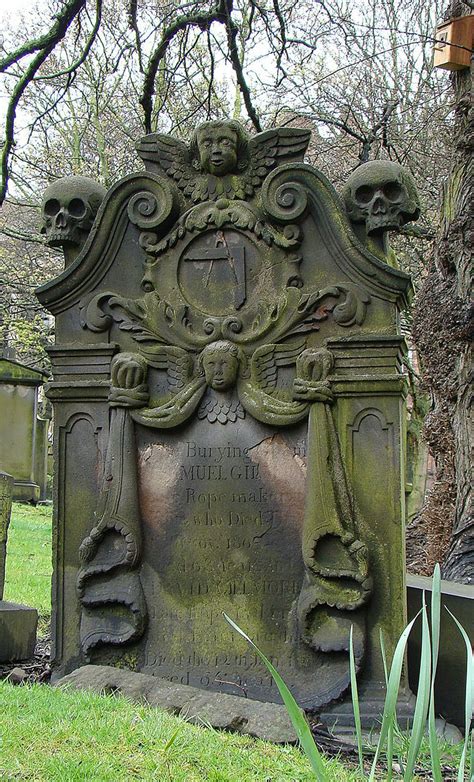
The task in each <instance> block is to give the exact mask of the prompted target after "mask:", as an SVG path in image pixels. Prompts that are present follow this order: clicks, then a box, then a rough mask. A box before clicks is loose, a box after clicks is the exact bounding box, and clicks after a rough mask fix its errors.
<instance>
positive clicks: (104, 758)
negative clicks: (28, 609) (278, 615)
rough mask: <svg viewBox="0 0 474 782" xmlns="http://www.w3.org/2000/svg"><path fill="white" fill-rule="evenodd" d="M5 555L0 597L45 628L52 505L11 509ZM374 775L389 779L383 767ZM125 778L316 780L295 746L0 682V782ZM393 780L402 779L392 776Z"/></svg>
mask: <svg viewBox="0 0 474 782" xmlns="http://www.w3.org/2000/svg"><path fill="white" fill-rule="evenodd" d="M7 551H8V556H7V581H6V590H5V599H8V600H13V601H16V602H20V603H26V604H28V605H32V606H34V607H36V608H37V609H38V611H39V613H40V615H41V617H42V620H43V626H44V627H45V628H46V626H47V622H48V620H49V616H50V610H51V603H50V600H51V598H50V579H51V509H50V508H44V507H39V508H32V507H30V506H28V505H20V504H15V505H14V508H13V513H12V522H11V526H10V533H9V539H8V549H7ZM40 634H41V625H40ZM407 741H408V739H407V736H406V735H405V734H400V735H399V734H398V733H397V734H396V735H395V736H394V756H395V758H397V756H398V755H401V756H403V755H405V756H406V753H407V750H408V747H407ZM404 743H405V746H404ZM439 750H440V756H441V763H442V764H443V765H444V766H448V767H451V768H453V767H454V768H455V767H457V766H459V762H460V758H461V752H462V745H458V746H456V747H450V746H449V745H445V744H440V747H439ZM429 755H430V750H429V744H428V741H427V740H425V739H424V740H423V742H422V746H421V753H420V757H419V760H418V767H424V768H425V769H429V767H430V758H429ZM324 763H325V765H326V767H327V772H328V778H329V779H330V780H331V782H356V780H359V781H360V779H361V775H360V769H359V767H358V763H357V759H356V758H355V757H354V760H353V762H352V763H349V762H347V761H346V762H345V764H343V763H342V762H341V761H340V760H338V759H329V758H327V757H326V756H324ZM370 765H371V758H370V757H369V758H365V759H364V766H365V767H366V778H367V776H368V774H369V771H370ZM374 778H375V779H377V780H387V779H388V776H387V772H386V771H384V770H383V766H382V767H379V768H378V769H377V771H376V775H375V777H374ZM134 779H136V780H142V781H143V782H146V781H147V780H153V781H154V782H168V780H169V781H170V782H253V781H254V780H255V782H306V780H308V782H309V780H314V779H315V777H314V773H313V771H312V769H311V765H310V762H309V761H308V759H307V758H306V757H305V756H304V755H303V754H302V752H301V751H300V750H299V749H297V748H295V747H277V746H274V745H271V744H267V743H265V742H262V741H256V740H254V739H251V738H248V737H242V736H236V735H233V734H227V733H218V732H216V731H214V730H211V729H205V728H200V727H196V726H192V725H189V724H188V723H186V722H185V721H184V720H182V719H180V718H178V717H172V716H170V715H166V714H164V713H162V712H159V711H157V710H155V709H150V708H147V707H145V706H139V705H136V704H133V703H130V702H128V701H127V700H125V699H124V698H119V697H113V696H100V695H96V694H93V693H84V692H75V691H70V692H65V691H62V690H56V689H52V688H50V687H46V686H44V685H37V686H31V687H30V686H28V687H27V686H23V687H13V686H12V685H10V684H9V683H8V682H6V681H3V682H2V681H0V782H10V780H22V781H23V780H31V781H32V782H33V781H34V782H109V780H110V781H112V780H113V782H121V781H122V780H123V781H124V782H125V780H127V781H128V780H134ZM393 779H394V780H395V779H401V776H400V775H398V774H394V775H393ZM428 779H430V777H429V776H426V774H425V773H423V774H420V775H418V774H417V773H415V775H414V776H413V782H415V780H420V781H421V780H423V781H424V782H426V781H427V780H428ZM448 779H453V777H452V776H446V777H445V780H448Z"/></svg>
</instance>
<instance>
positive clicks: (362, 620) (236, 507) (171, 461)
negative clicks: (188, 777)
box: [37, 121, 419, 722]
mask: <svg viewBox="0 0 474 782" xmlns="http://www.w3.org/2000/svg"><path fill="white" fill-rule="evenodd" d="M309 136H310V134H309V132H308V131H306V130H300V129H295V128H275V129H272V130H268V131H265V132H264V133H260V134H258V135H257V136H255V137H253V138H249V137H248V136H247V134H246V133H245V131H244V130H243V128H242V127H241V126H240V125H238V124H237V123H235V122H230V121H226V122H214V123H205V124H204V125H202V126H200V127H199V128H198V129H197V131H196V132H195V134H194V137H193V138H192V139H191V142H190V144H189V146H188V145H187V144H185V143H184V142H182V141H179V140H177V139H175V138H173V137H170V136H164V135H160V134H151V135H149V136H146V137H145V138H144V139H142V140H141V141H140V142H139V144H138V152H139V155H140V157H141V158H142V159H143V161H144V163H145V167H146V170H145V171H139V172H137V173H134V174H131V175H129V176H127V177H125V178H124V179H122V180H121V181H120V182H118V183H117V184H116V185H115V186H114V187H112V189H111V190H110V191H109V192H108V193H107V195H106V196H105V197H104V200H103V201H102V203H101V205H100V208H99V209H98V212H97V215H96V216H95V221H94V224H93V226H92V228H91V229H90V233H89V234H88V235H86V234H87V232H85V231H83V234H82V238H81V241H80V243H79V242H78V239H77V230H76V228H77V224H76V223H74V224H73V222H72V218H70V215H71V213H72V211H73V210H72V206H71V205H72V204H73V203H74V205H75V210H74V211H75V212H76V213H77V214H79V209H78V204H77V201H78V199H79V200H81V199H82V202H81V203H82V209H81V214H83V215H84V216H85V215H87V220H88V221H89V223H88V225H89V224H90V222H91V221H92V217H93V216H94V209H93V208H92V201H91V199H90V198H89V197H88V195H87V193H86V194H84V191H83V190H81V193H80V194H78V192H76V189H75V188H76V183H75V181H74V180H75V178H71V181H70V185H69V187H68V185H67V182H66V183H64V180H61V182H62V185H61V192H60V196H56V195H54V194H53V195H54V197H52V195H51V190H50V189H48V191H47V194H48V195H47V197H46V198H45V200H44V201H43V214H44V219H45V229H44V230H45V234H46V240H47V241H50V242H51V243H55V244H56V245H57V244H58V237H57V235H56V233H55V232H54V226H53V227H51V220H50V219H49V215H50V214H51V213H52V212H55V213H59V209H62V210H63V215H64V221H65V226H64V232H63V235H62V242H63V246H64V248H68V247H69V249H70V246H71V244H73V245H74V247H75V259H74V260H72V262H71V260H70V257H69V259H66V260H67V263H66V268H65V271H64V272H63V273H62V274H61V275H60V276H59V277H58V278H57V279H55V280H53V281H52V282H51V283H49V284H47V285H45V286H43V287H42V288H40V289H39V290H38V291H37V295H38V297H39V299H40V301H41V302H42V304H43V305H44V306H45V307H47V309H48V310H49V311H50V312H52V313H53V314H54V315H55V316H56V340H57V341H56V345H55V346H54V347H53V348H52V349H51V350H50V356H51V360H52V363H53V373H54V377H53V380H52V382H51V383H49V385H48V389H47V393H48V396H49V399H50V400H52V402H53V404H54V421H55V444H54V448H55V459H56V488H55V503H54V504H55V519H54V524H55V541H56V544H55V560H56V561H55V575H54V617H53V645H54V663H53V665H54V671H55V673H54V676H55V677H56V678H58V677H60V676H62V675H64V674H67V673H69V672H71V671H72V670H74V669H75V668H77V667H79V666H82V665H85V664H87V663H92V664H97V665H104V664H105V665H119V666H124V665H126V666H128V667H129V668H131V669H132V670H135V671H139V672H141V673H144V674H151V675H154V676H159V677H164V678H165V679H168V680H170V681H172V682H176V683H179V684H185V685H186V684H187V685H191V686H194V687H198V688H202V689H207V690H211V691H217V692H220V693H227V694H230V695H244V696H247V697H249V698H253V699H259V700H262V701H270V702H271V701H279V695H278V692H277V689H276V687H275V684H274V682H273V681H272V679H271V677H270V676H269V675H268V673H267V672H266V670H265V669H264V668H263V667H262V665H261V664H260V662H259V660H258V658H257V657H256V656H255V654H253V653H252V652H251V651H250V650H249V649H248V648H247V646H246V644H245V642H244V641H243V640H242V639H240V638H239V637H237V636H236V634H235V633H234V632H233V631H232V630H231V629H230V627H229V626H228V625H226V623H225V621H224V620H223V616H222V614H223V612H226V613H227V614H228V615H229V616H230V617H231V618H232V619H234V620H235V621H236V622H237V623H238V624H239V625H240V626H241V627H242V628H243V629H244V630H245V631H246V632H247V633H248V634H249V635H250V636H251V637H252V638H253V639H254V640H255V641H256V642H257V643H258V644H259V646H260V647H261V648H262V650H263V651H264V652H266V653H267V654H268V655H269V656H270V659H271V660H272V661H273V663H274V664H275V665H276V666H277V667H278V669H279V671H280V673H281V674H282V675H283V676H284V678H285V679H286V681H287V683H288V684H289V686H290V687H291V688H292V690H293V692H294V694H295V696H296V698H297V699H298V701H299V702H300V704H301V705H302V706H304V707H305V708H307V709H311V710H325V712H326V713H327V714H330V709H331V708H332V706H331V704H333V703H334V702H335V701H336V700H337V699H344V698H346V699H347V695H348V689H349V656H348V650H349V635H350V630H351V627H353V639H354V650H355V657H356V667H357V670H358V675H359V677H360V685H361V692H362V711H363V714H364V719H366V720H368V721H369V722H370V720H372V721H373V720H374V719H377V718H378V717H379V716H380V708H379V707H380V697H381V691H382V684H381V683H382V682H383V680H384V673H383V664H382V659H381V655H380V631H381V630H382V631H383V634H384V638H385V645H386V648H387V651H388V654H389V655H390V653H391V652H392V651H393V648H394V645H395V643H396V640H397V639H398V636H399V633H400V631H401V630H402V628H403V626H404V622H405V617H406V609H405V583H404V553H403V552H404V510H403V508H404V504H403V498H404V442H405V414H404V398H405V393H406V381H405V376H404V374H403V370H402V362H403V355H404V350H405V348H404V343H403V339H402V338H401V337H400V333H399V317H400V311H401V309H402V308H403V307H404V306H405V305H406V304H407V301H408V299H409V297H410V295H411V283H410V279H409V277H408V276H407V275H406V274H404V273H402V272H400V271H398V270H397V269H395V268H391V266H390V265H389V264H388V261H390V263H392V264H393V254H392V252H391V250H390V247H389V244H388V240H387V234H388V231H390V230H395V229H396V228H398V227H400V226H401V225H402V224H403V223H405V222H407V221H408V220H412V219H416V218H417V216H418V213H419V208H418V201H417V198H416V191H415V188H414V185H413V183H412V180H411V179H410V177H409V175H408V174H407V173H406V172H404V171H403V169H400V167H397V166H395V167H390V166H385V165H379V166H377V165H375V166H373V165H371V166H369V170H366V173H365V174H364V171H361V172H358V179H357V181H356V182H353V181H352V180H349V181H348V185H347V189H346V192H345V202H346V205H347V206H346V207H345V206H344V202H343V200H341V199H340V198H339V196H338V195H337V194H336V192H335V191H334V189H333V187H332V186H331V184H330V183H329V182H328V181H327V179H326V178H325V177H324V176H323V175H322V174H321V173H320V172H319V171H317V170H316V169H315V168H313V167H311V166H309V165H306V164H305V163H303V162H302V160H303V156H304V153H305V151H306V147H307V145H308V142H309ZM360 177H362V178H360ZM92 190H93V188H92V185H91V192H92ZM79 196H80V198H79ZM50 201H51V202H52V203H50ZM354 205H357V206H358V208H357V210H356V209H355V206H354ZM346 208H347V210H348V213H349V214H348V213H346ZM48 220H49V222H48ZM68 220H70V222H69V223H68ZM351 220H352V222H351ZM68 225H69V226H70V229H69V228H68ZM73 229H74V230H73ZM68 231H69V233H68ZM355 231H356V232H357V235H356V232H355ZM74 242H75V243H76V244H74ZM374 693H375V694H374ZM377 693H378V694H377ZM377 698H378V699H379V700H378V702H377ZM407 710H408V711H409V706H407ZM333 713H334V714H336V715H337V713H338V712H337V708H336V709H335V711H334V712H333ZM341 714H342V712H341ZM341 719H342V720H344V719H345V717H344V716H342V717H341Z"/></svg>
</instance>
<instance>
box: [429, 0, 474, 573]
mask: <svg viewBox="0 0 474 782" xmlns="http://www.w3.org/2000/svg"><path fill="white" fill-rule="evenodd" d="M466 13H469V9H468V7H467V6H466V5H465V4H464V3H462V2H454V3H453V4H452V6H451V8H450V12H449V17H450V18H452V17H454V16H461V15H463V14H466ZM451 80H452V85H453V89H454V93H455V120H454V127H453V152H452V160H451V170H450V175H449V177H448V180H447V182H446V185H445V188H444V192H443V194H442V204H441V214H440V227H439V231H438V236H437V242H436V249H435V253H434V259H433V265H432V268H431V270H430V273H429V274H428V276H427V278H426V280H425V282H424V284H423V286H422V288H421V290H420V293H419V295H418V299H417V303H416V308H415V317H414V338H415V342H416V344H417V347H418V350H419V354H420V358H421V362H422V366H423V382H424V386H425V388H426V389H427V390H428V391H429V393H430V395H431V399H432V403H433V404H432V411H431V412H430V413H429V415H428V416H427V418H426V421H425V427H424V434H425V437H426V440H427V442H428V444H429V446H430V449H431V452H432V454H433V456H434V460H435V464H436V477H435V482H434V485H433V488H432V490H431V492H430V493H429V494H428V496H427V499H426V502H425V505H424V507H423V509H422V511H421V514H420V519H419V521H418V524H419V527H420V528H421V530H422V531H423V534H424V539H425V551H426V566H427V570H428V571H430V570H432V567H433V566H434V563H435V562H436V561H440V562H441V563H442V574H443V577H444V578H447V579H449V580H456V581H459V582H463V583H472V582H473V581H474V519H473V515H472V489H471V484H472V480H471V458H472V418H471V403H472V307H471V305H470V302H471V290H472V278H471V267H472V249H471V248H472V246H473V239H474V216H473V201H474V198H473V195H474V170H473V169H474V166H473V158H472V151H473V146H474V109H473V106H472V96H471V90H472V64H471V69H469V68H465V69H464V70H461V71H457V72H454V73H453V75H452V76H451ZM470 424H471V426H470Z"/></svg>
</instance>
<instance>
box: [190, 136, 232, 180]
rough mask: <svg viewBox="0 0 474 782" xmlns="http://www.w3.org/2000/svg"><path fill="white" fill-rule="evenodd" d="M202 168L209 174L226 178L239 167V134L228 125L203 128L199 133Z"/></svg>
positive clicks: (198, 141)
mask: <svg viewBox="0 0 474 782" xmlns="http://www.w3.org/2000/svg"><path fill="white" fill-rule="evenodd" d="M197 145H198V150H199V158H200V162H201V168H202V170H203V171H205V172H206V173H207V174H214V176H225V174H230V173H232V172H233V171H235V169H236V166H237V133H236V132H235V131H234V130H232V128H229V127H228V126H227V125H224V124H222V125H219V126H214V127H203V128H199V129H198V131H197Z"/></svg>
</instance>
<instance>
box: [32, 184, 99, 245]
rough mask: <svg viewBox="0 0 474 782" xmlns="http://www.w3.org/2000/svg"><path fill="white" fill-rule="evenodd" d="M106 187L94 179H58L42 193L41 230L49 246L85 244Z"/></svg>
mask: <svg viewBox="0 0 474 782" xmlns="http://www.w3.org/2000/svg"><path fill="white" fill-rule="evenodd" d="M105 194H106V190H105V188H104V187H102V185H99V184H98V183H97V182H94V180H93V179H89V178H88V177H83V176H70V177H63V178H62V179H57V180H56V181H55V182H53V183H52V184H51V185H49V186H48V187H47V188H46V190H45V192H44V195H43V201H42V205H41V215H42V220H43V225H42V228H41V233H43V234H44V235H45V237H46V244H48V245H49V247H62V248H63V249H67V248H77V250H79V249H80V248H81V247H82V245H83V244H84V242H85V240H86V239H87V236H88V234H89V231H90V229H91V227H92V223H93V222H94V218H95V216H96V214H97V211H98V209H99V206H100V204H101V202H102V201H103V199H104V197H105Z"/></svg>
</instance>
